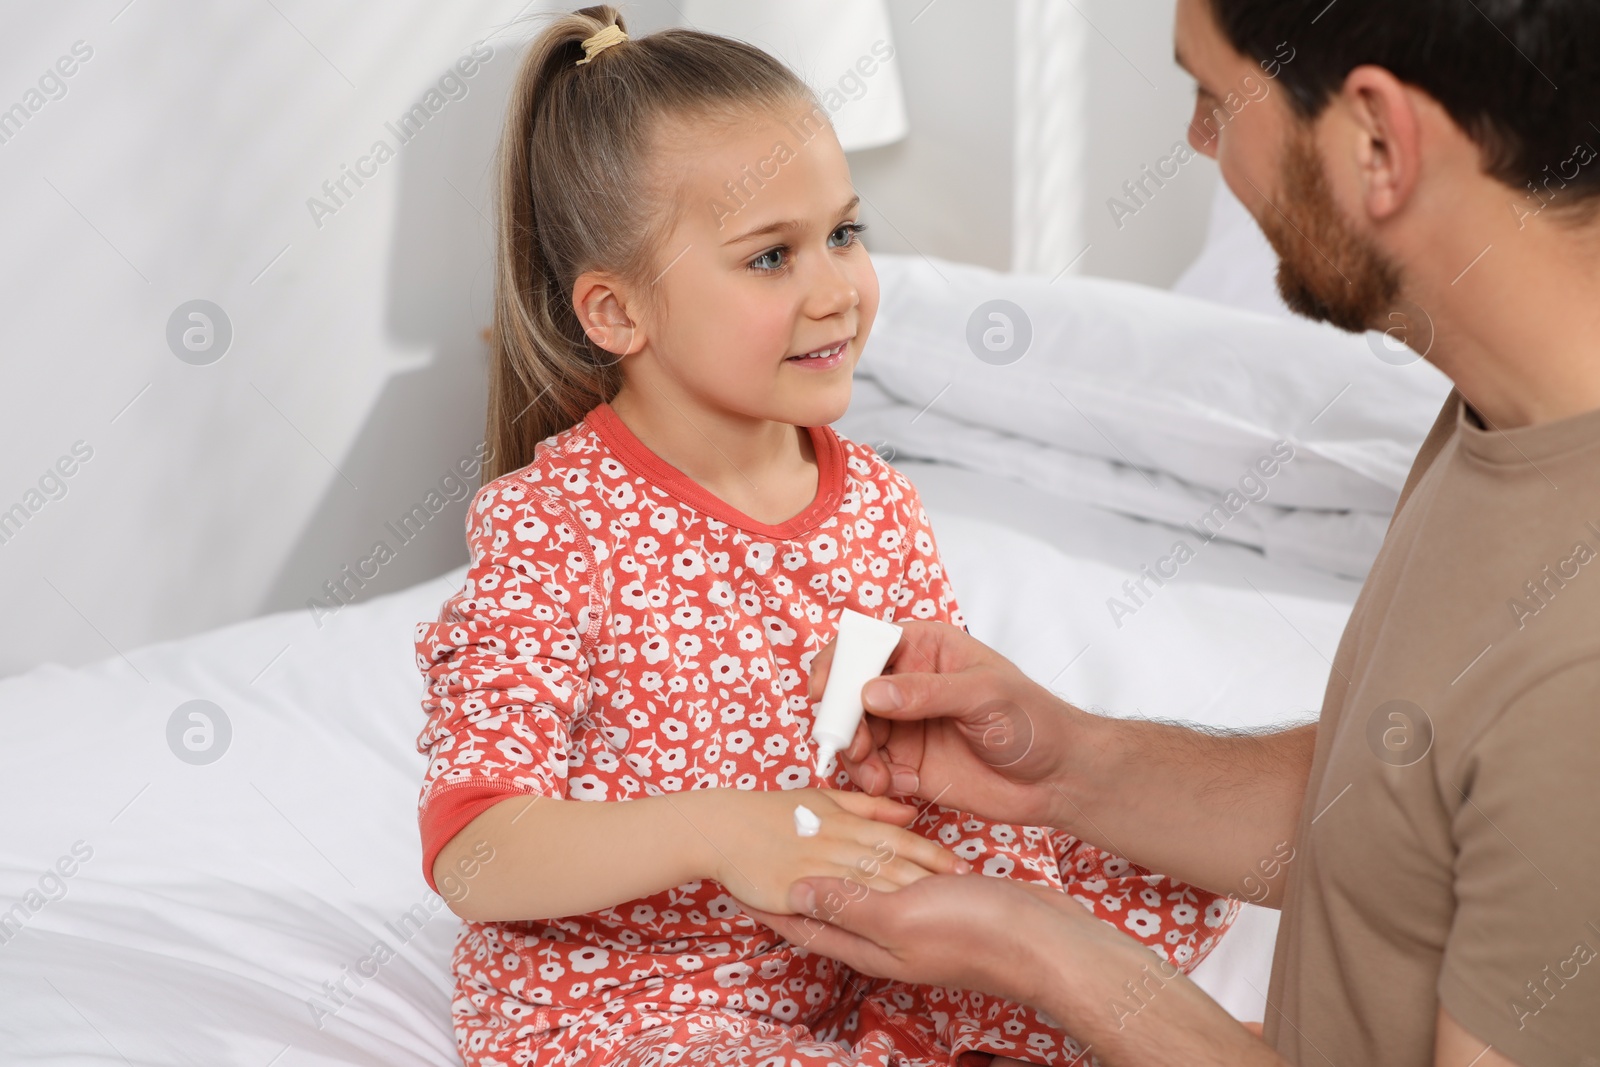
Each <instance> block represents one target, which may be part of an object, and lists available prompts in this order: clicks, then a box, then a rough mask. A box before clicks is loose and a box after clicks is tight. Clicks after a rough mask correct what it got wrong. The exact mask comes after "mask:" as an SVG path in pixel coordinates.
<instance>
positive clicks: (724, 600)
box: [706, 582, 733, 608]
mask: <svg viewBox="0 0 1600 1067" xmlns="http://www.w3.org/2000/svg"><path fill="white" fill-rule="evenodd" d="M706 600H707V601H709V602H710V603H712V604H715V605H716V606H717V607H719V608H726V607H732V606H733V586H732V585H731V584H730V583H728V582H712V583H711V588H710V589H707V590H706Z"/></svg>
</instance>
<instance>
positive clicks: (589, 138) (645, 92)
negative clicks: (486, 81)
mask: <svg viewBox="0 0 1600 1067" xmlns="http://www.w3.org/2000/svg"><path fill="white" fill-rule="evenodd" d="M610 26H615V27H617V28H618V30H622V31H625V30H626V27H625V26H624V25H623V21H622V17H621V15H620V14H618V12H617V10H616V8H614V7H612V6H610V5H601V6H597V7H586V8H583V9H581V10H578V11H574V12H572V13H571V14H569V15H563V16H560V17H559V18H557V19H556V20H555V21H554V22H553V23H551V24H550V25H549V26H548V27H546V28H545V29H544V30H543V32H541V33H540V34H539V35H538V36H537V37H536V38H535V40H534V41H533V43H532V45H531V46H530V47H529V49H528V51H527V53H526V55H525V56H524V57H523V59H522V63H521V65H520V67H519V69H518V73H517V76H516V80H515V82H514V85H513V88H512V91H511V99H510V102H509V104H508V107H507V111H506V122H505V129H504V132H503V133H502V135H501V140H500V146H499V150H498V154H497V159H496V165H497V168H498V171H499V183H498V196H497V203H496V212H497V215H498V221H499V233H498V235H497V249H496V278H495V298H494V323H493V326H492V327H491V330H490V363H489V405H488V419H487V427H486V430H485V440H486V442H487V444H488V446H489V447H488V456H487V458H486V461H485V463H484V468H483V481H484V482H485V483H487V482H490V481H492V480H494V479H495V478H497V477H499V476H501V475H502V474H506V473H508V472H510V471H514V470H517V469H519V468H521V467H523V466H526V465H527V464H528V463H530V462H532V461H533V457H534V448H535V446H536V445H538V443H539V442H540V441H542V440H544V439H545V438H547V437H550V436H551V435H553V434H556V433H559V432H561V431H562V430H565V429H567V428H569V427H571V426H573V425H575V424H577V423H578V422H579V421H580V420H581V419H582V418H583V416H584V415H585V414H587V413H588V412H589V411H590V410H591V409H592V408H594V407H595V406H596V405H598V404H600V403H602V402H604V401H608V400H610V399H611V398H612V397H614V396H615V395H616V393H617V390H618V389H619V388H620V387H621V385H622V370H621V367H620V365H619V361H618V360H617V358H616V357H615V356H614V355H612V354H611V353H609V352H606V351H605V350H603V349H601V348H599V347H598V346H597V345H595V344H594V343H593V342H592V341H590V340H589V338H588V337H587V336H586V334H585V333H584V329H583V325H582V323H580V322H579V321H578V317H577V315H576V314H575V313H574V311H573V308H572V287H573V285H574V283H575V282H576V281H577V278H578V275H580V274H581V273H583V272H584V271H588V270H607V271H611V272H613V273H615V274H617V275H618V276H620V277H624V278H629V279H635V280H638V279H644V278H648V277H650V275H649V274H648V273H647V272H648V270H649V267H650V264H651V263H652V262H653V259H654V256H655V253H656V245H657V244H658V243H659V240H660V238H661V237H662V236H663V234H662V232H661V231H662V230H663V229H664V228H665V225H666V224H667V223H670V222H671V221H672V219H673V218H674V217H675V216H674V213H673V212H672V211H671V210H670V208H669V207H668V206H667V205H664V204H662V203H661V198H662V195H663V194H662V191H661V190H656V189H651V190H648V191H647V190H646V189H645V188H644V182H643V181H642V180H641V179H642V178H643V177H644V176H645V175H647V174H648V172H649V168H648V167H647V166H646V165H645V164H646V162H647V161H646V160H645V158H644V157H645V154H646V153H647V152H648V150H649V148H650V144H651V135H652V133H653V132H654V130H655V127H656V124H657V123H658V122H659V121H660V120H661V119H662V118H663V117H667V116H678V115H688V116H690V117H695V116H705V117H708V118H711V117H727V118H732V117H736V116H739V115H743V114H747V113H749V112H752V111H757V110H768V109H773V108H778V107H782V106H785V105H791V104H799V105H800V106H804V107H810V108H813V109H815V110H816V111H818V112H820V113H821V114H823V115H825V114H826V113H825V112H821V109H820V108H818V107H817V105H816V101H815V99H814V97H813V96H812V94H811V92H810V90H809V89H807V87H806V86H805V84H804V83H803V82H801V81H800V80H799V79H798V78H797V77H795V75H794V74H793V73H792V72H791V71H790V70H789V69H788V68H787V67H785V66H784V65H783V64H782V63H780V62H778V61H777V60H776V59H774V58H772V57H771V56H769V55H767V54H766V53H765V52H762V51H761V50H759V49H757V48H754V47H751V46H750V45H746V44H742V43H740V42H738V41H733V40H729V39H727V38H724V37H716V36H713V35H711V34H705V33H699V32H697V31H693V30H677V29H674V30H663V31H661V32H659V33H654V34H650V35H648V36H646V37H642V38H638V39H626V40H617V41H616V43H612V44H610V45H609V47H605V48H603V49H602V50H600V51H598V52H596V53H595V54H594V55H593V56H592V61H591V62H589V63H587V64H583V65H580V61H581V60H584V59H586V58H589V57H587V56H586V55H585V49H584V42H585V41H586V40H589V39H590V38H592V37H594V36H595V35H596V34H598V33H600V32H601V31H602V30H605V29H606V28H607V27H610ZM607 36H608V38H615V32H613V33H612V34H608V35H607Z"/></svg>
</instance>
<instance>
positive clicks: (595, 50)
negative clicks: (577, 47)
mask: <svg viewBox="0 0 1600 1067" xmlns="http://www.w3.org/2000/svg"><path fill="white" fill-rule="evenodd" d="M627 39H628V35H627V34H625V33H623V32H622V27H621V26H618V25H617V24H616V23H615V22H613V23H612V24H611V25H609V26H607V27H606V28H605V29H603V30H601V31H600V32H599V33H597V34H595V35H594V36H593V37H591V38H589V39H588V40H587V41H584V42H583V58H582V59H580V60H578V63H577V65H578V66H580V67H581V66H583V65H584V64H585V63H587V62H589V61H590V60H591V59H593V58H594V57H595V56H597V55H599V54H600V53H601V52H604V51H605V50H606V49H607V48H610V47H611V46H612V45H614V44H621V43H622V42H623V41H626V40H627Z"/></svg>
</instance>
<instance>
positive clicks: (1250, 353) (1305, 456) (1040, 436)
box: [859, 255, 1449, 512]
mask: <svg viewBox="0 0 1600 1067" xmlns="http://www.w3.org/2000/svg"><path fill="white" fill-rule="evenodd" d="M874 262H875V264H876V266H877V269H878V276H879V278H880V280H881V283H882V291H883V296H882V304H881V306H880V309H879V312H878V319H877V324H876V325H875V326H874V328H873V332H872V337H871V339H870V340H869V342H868V344H867V348H866V353H865V357H864V359H863V362H862V365H861V368H860V370H859V373H861V374H864V375H867V376H870V377H872V378H873V379H874V380H876V381H877V382H878V383H879V384H880V385H881V386H882V387H883V388H884V389H885V390H886V391H887V392H889V393H890V394H892V395H894V396H895V397H897V398H899V399H900V400H902V401H904V402H906V403H907V404H910V405H912V406H914V407H915V408H917V409H922V408H923V407H924V405H928V404H930V403H932V404H934V405H935V406H936V409H937V410H938V412H939V413H940V414H941V415H943V416H945V417H946V418H951V419H956V420H959V421H962V422H967V423H971V424H973V425H978V426H983V427H987V428H990V429H994V430H998V431H1001V432H1004V433H1009V434H1014V435H1017V436H1020V437H1025V438H1030V439H1032V440H1034V441H1037V442H1040V443H1042V444H1046V445H1050V446H1053V447H1056V448H1061V449H1066V450H1068V451H1071V452H1076V453H1080V454H1083V455H1090V456H1096V457H1100V458H1103V459H1109V460H1116V461H1120V462H1125V463H1129V464H1132V465H1134V466H1138V467H1143V468H1146V469H1149V470H1159V471H1165V472H1167V473H1170V474H1172V475H1174V476H1176V477H1178V478H1181V479H1183V480H1184V481H1187V482H1190V483H1192V484H1194V485H1199V486H1204V487H1208V488H1213V489H1219V490H1226V489H1228V488H1231V487H1233V486H1234V485H1236V484H1237V483H1238V481H1239V479H1240V477H1241V476H1242V475H1244V474H1247V473H1249V471H1250V470H1251V468H1252V467H1254V466H1255V464H1256V462H1257V461H1258V460H1260V459H1261V458H1262V457H1268V458H1270V457H1271V454H1272V450H1273V445H1274V443H1275V442H1278V441H1280V440H1285V439H1286V440H1288V441H1290V442H1291V443H1292V444H1293V445H1294V449H1295V458H1294V460H1293V461H1292V462H1290V463H1288V464H1285V465H1284V466H1283V467H1282V468H1281V470H1280V471H1279V472H1278V474H1277V475H1276V476H1275V477H1274V478H1273V479H1272V483H1271V494H1272V503H1274V504H1277V505H1279V506H1286V507H1316V508H1334V509H1342V508H1350V509H1357V510H1363V511H1377V512H1388V511H1391V510H1393V508H1394V504H1395V500H1396V498H1397V496H1398V493H1399V490H1400V488H1401V486H1402V485H1403V484H1404V482H1405V476H1406V472H1407V471H1408V470H1409V469H1410V466H1411V462H1412V460H1413V459H1414V458H1415V456H1416V452H1417V449H1418V447H1419V446H1420V445H1421V443H1422V439H1423V437H1424V436H1425V435H1426V433H1427V431H1428V428H1429V426H1430V425H1432V423H1433V420H1434V417H1435V416H1436V415H1437V414H1438V411H1439V408H1440V406H1441V405H1442V404H1443V402H1444V397H1445V395H1446V393H1447V392H1448V391H1449V381H1448V380H1447V379H1446V378H1445V377H1444V375H1442V374H1441V373H1439V372H1438V371H1437V370H1435V369H1434V368H1433V367H1432V366H1430V365H1429V364H1427V363H1425V362H1423V361H1421V360H1416V361H1414V362H1410V363H1408V364H1406V365H1403V366H1397V365H1395V363H1394V362H1392V360H1394V358H1395V357H1394V354H1393V353H1392V352H1391V351H1390V350H1388V349H1385V348H1383V346H1382V345H1381V344H1378V345H1377V346H1376V347H1377V348H1378V349H1380V350H1382V351H1383V352H1384V354H1385V356H1386V357H1387V360H1386V359H1381V358H1379V355H1378V354H1377V352H1376V351H1374V346H1373V345H1371V344H1369V343H1368V340H1367V337H1368V336H1375V337H1376V336H1381V335H1365V336H1364V335H1359V334H1348V333H1344V332H1343V331H1340V330H1337V329H1334V328H1333V327H1330V326H1325V325H1320V324H1316V323H1311V322H1308V321H1302V320H1285V319H1276V318H1272V317H1269V316H1265V315H1260V314H1256V313H1254V312H1248V311H1241V310H1237V309H1234V308H1226V307H1221V306H1218V305H1216V304H1212V303H1209V302H1206V301H1203V300H1196V299H1193V298H1190V297H1185V296H1179V295H1177V294H1174V293H1169V292H1166V291H1164V290H1159V289H1151V288H1147V287H1145V286H1140V285H1133V284H1130V283H1127V282H1118V281H1110V280H1106V279H1095V278H1080V277H1062V278H1059V279H1057V280H1056V281H1054V282H1051V281H1050V280H1049V279H1047V278H1044V277H1042V276H1030V275H1016V274H1001V273H999V272H996V271H993V270H989V269H987V268H984V267H976V266H972V265H969V264H961V263H953V262H949V261H946V260H933V259H929V258H927V257H923V256H900V255H879V256H875V257H874ZM995 300H1003V301H1009V302H1010V304H1011V305H1012V306H1011V307H1010V308H1006V307H1000V308H989V307H985V305H987V304H988V303H989V302H990V301H995ZM997 316H998V317H997ZM1019 352H1020V353H1021V354H1020V357H1019V356H1018V353H1019ZM979 353H982V358H980V355H979ZM1407 355H1409V353H1408V354H1407Z"/></svg>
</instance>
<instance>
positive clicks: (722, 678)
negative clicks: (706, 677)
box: [711, 656, 744, 685]
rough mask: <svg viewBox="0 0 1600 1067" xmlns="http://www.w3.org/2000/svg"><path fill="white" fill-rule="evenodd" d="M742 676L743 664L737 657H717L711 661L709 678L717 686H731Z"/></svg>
mask: <svg viewBox="0 0 1600 1067" xmlns="http://www.w3.org/2000/svg"><path fill="white" fill-rule="evenodd" d="M743 674H744V663H743V662H742V661H741V660H740V659H739V658H738V657H737V656H718V657H717V658H716V659H714V660H712V661H711V677H712V678H713V679H714V680H715V681H716V683H717V684H718V685H732V684H733V683H734V682H737V681H738V680H739V678H740V676H742V675H743Z"/></svg>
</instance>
